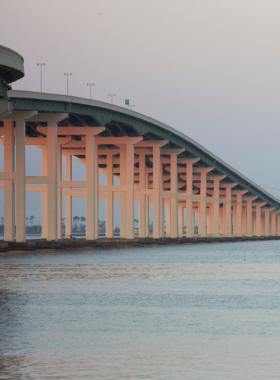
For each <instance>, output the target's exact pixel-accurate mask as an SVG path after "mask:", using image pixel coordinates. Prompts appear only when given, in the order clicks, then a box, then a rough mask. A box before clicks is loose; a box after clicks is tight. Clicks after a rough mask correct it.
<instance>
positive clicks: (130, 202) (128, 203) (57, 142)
mask: <svg viewBox="0 0 280 380" xmlns="http://www.w3.org/2000/svg"><path fill="white" fill-rule="evenodd" d="M7 95H8V99H2V100H1V101H0V103H1V108H0V109H1V112H2V115H5V116H4V117H1V115H0V119H1V122H0V135H1V138H0V143H1V144H4V172H2V173H0V180H1V181H0V186H1V187H4V220H5V233H4V240H5V241H14V240H15V225H16V227H17V228H16V230H17V232H16V241H18V242H24V241H25V193H26V192H41V193H42V237H43V238H45V239H47V240H50V241H51V240H57V239H61V220H62V218H61V214H62V211H61V209H62V195H65V203H66V204H65V210H66V218H65V224H66V227H65V228H66V235H71V226H72V209H71V208H72V206H71V205H72V197H75V196H84V197H86V239H87V240H94V239H97V238H98V199H99V198H104V199H105V200H106V237H107V238H113V220H114V218H113V202H114V200H115V199H119V200H120V236H121V238H125V239H133V238H134V202H138V207H139V234H138V235H137V238H146V237H148V236H149V228H148V227H149V226H148V225H149V204H152V205H153V217H152V220H153V233H152V237H153V238H155V239H159V238H162V237H170V238H177V237H181V236H186V237H187V238H192V237H193V236H194V218H195V214H197V219H198V236H199V237H201V238H204V237H206V236H212V237H219V236H224V237H231V236H238V237H240V236H247V237H251V236H257V237H259V236H262V235H263V236H280V204H279V202H278V200H277V199H276V198H275V197H273V196H271V195H270V194H269V193H267V192H266V191H265V190H263V189H262V188H260V187H259V186H258V185H256V184H255V183H253V182H252V181H250V180H249V179H248V178H246V177H245V176H243V175H242V174H240V173H239V172H237V171H236V170H234V169H233V168H232V167H230V166H229V165H227V164H226V163H225V162H223V161H222V160H220V159H219V158H218V157H216V156H215V155H213V154H212V153H210V152H209V151H208V150H206V149H205V148H203V147H202V146H200V145H199V144H198V143H196V142H195V141H193V140H192V139H190V138H188V137H187V136H185V135H183V134H182V133H180V132H178V131H176V130H175V129H173V128H171V127H169V126H167V125H165V124H163V123H160V122H158V121H156V120H154V119H152V118H149V117H147V116H144V115H141V114H139V113H137V112H134V111H130V110H128V109H125V108H122V107H118V106H115V105H111V104H107V103H102V102H98V101H94V100H87V99H81V98H77V97H71V96H62V95H52V94H44V93H36V92H27V91H12V90H10V91H8V92H7ZM26 145H35V146H37V147H39V148H41V153H42V173H41V176H37V177H29V176H26V175H25V146H26ZM14 150H16V162H15V160H14V156H15V155H14ZM62 155H64V156H65V180H64V181H62V172H61V157H62ZM71 156H76V157H78V160H79V161H80V162H81V163H83V164H84V165H85V166H86V180H85V181H73V180H72V167H71ZM15 167H16V169H15ZM98 171H100V172H102V173H104V174H105V177H106V184H105V186H101V185H99V184H98ZM113 178H117V179H118V180H119V185H114V181H113ZM34 185H36V186H34ZM38 185H39V186H38ZM184 210H185V212H186V230H184V229H183V213H184ZM15 211H16V212H15ZM15 215H16V220H15ZM164 220H165V221H166V226H164Z"/></svg>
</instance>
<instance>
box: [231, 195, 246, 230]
mask: <svg viewBox="0 0 280 380" xmlns="http://www.w3.org/2000/svg"><path fill="white" fill-rule="evenodd" d="M246 193H247V190H233V191H232V194H233V195H236V203H235V205H234V217H233V228H234V231H233V233H234V234H235V235H236V236H241V235H242V222H243V217H242V211H243V210H242V196H243V195H244V194H246Z"/></svg>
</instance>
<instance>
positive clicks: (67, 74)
mask: <svg viewBox="0 0 280 380" xmlns="http://www.w3.org/2000/svg"><path fill="white" fill-rule="evenodd" d="M64 75H66V76H67V95H68V79H69V75H72V73H64Z"/></svg>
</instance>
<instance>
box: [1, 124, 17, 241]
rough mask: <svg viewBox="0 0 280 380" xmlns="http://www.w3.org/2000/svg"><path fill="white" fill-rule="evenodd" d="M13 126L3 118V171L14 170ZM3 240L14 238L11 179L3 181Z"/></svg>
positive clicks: (13, 197) (13, 193) (12, 184)
mask: <svg viewBox="0 0 280 380" xmlns="http://www.w3.org/2000/svg"><path fill="white" fill-rule="evenodd" d="M14 161H15V160H14V127H13V121H12V120H4V172H5V173H13V172H14V171H15V162H14ZM4 221H5V225H4V240H5V241H14V240H15V185H14V183H13V179H12V178H11V179H6V180H5V181H4Z"/></svg>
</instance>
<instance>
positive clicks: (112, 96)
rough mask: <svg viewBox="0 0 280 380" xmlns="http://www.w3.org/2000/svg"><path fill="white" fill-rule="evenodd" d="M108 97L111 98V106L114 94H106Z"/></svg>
mask: <svg viewBox="0 0 280 380" xmlns="http://www.w3.org/2000/svg"><path fill="white" fill-rule="evenodd" d="M108 96H111V104H113V96H116V94H108Z"/></svg>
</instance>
